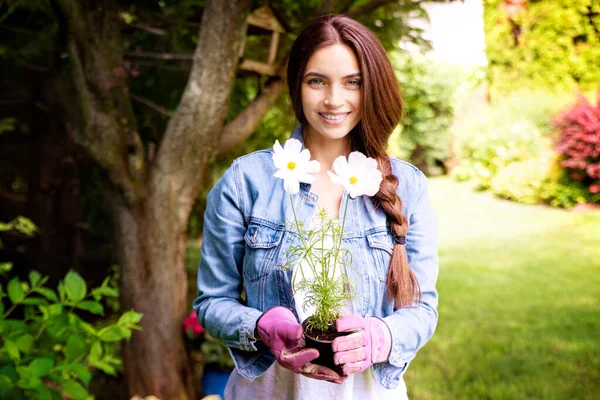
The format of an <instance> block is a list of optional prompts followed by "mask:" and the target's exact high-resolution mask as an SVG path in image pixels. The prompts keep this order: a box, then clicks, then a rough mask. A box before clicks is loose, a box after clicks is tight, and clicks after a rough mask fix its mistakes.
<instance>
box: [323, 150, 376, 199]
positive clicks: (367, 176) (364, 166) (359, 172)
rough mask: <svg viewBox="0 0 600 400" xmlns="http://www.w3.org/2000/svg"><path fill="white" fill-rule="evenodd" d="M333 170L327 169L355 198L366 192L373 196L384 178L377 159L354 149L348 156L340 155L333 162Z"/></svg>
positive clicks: (332, 177) (332, 179)
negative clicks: (378, 167)
mask: <svg viewBox="0 0 600 400" xmlns="http://www.w3.org/2000/svg"><path fill="white" fill-rule="evenodd" d="M333 171H334V172H335V173H332V172H330V171H327V173H328V174H329V178H330V179H331V181H332V182H333V183H337V184H340V185H344V189H346V191H347V192H348V194H350V197H352V198H353V199H355V198H356V197H357V196H362V195H364V194H366V195H367V196H373V195H375V194H376V193H377V192H378V191H379V185H380V184H381V181H382V180H383V177H382V175H381V171H379V170H378V169H377V161H375V159H373V158H371V157H367V156H365V155H364V154H363V153H361V152H360V151H353V152H352V153H350V156H348V160H346V157H344V156H339V157H338V158H336V159H335V161H334V162H333Z"/></svg>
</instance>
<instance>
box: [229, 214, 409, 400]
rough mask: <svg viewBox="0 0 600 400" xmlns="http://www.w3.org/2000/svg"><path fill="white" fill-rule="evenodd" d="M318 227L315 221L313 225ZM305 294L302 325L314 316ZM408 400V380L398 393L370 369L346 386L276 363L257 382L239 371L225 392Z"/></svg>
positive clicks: (272, 397) (283, 399) (275, 397)
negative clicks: (291, 369) (301, 373)
mask: <svg viewBox="0 0 600 400" xmlns="http://www.w3.org/2000/svg"><path fill="white" fill-rule="evenodd" d="M313 223H314V221H313ZM331 246H332V243H331V241H329V242H327V241H326V242H325V245H324V246H323V247H324V249H327V248H331ZM300 269H302V272H303V273H304V277H305V278H310V277H311V276H313V274H312V271H311V269H310V268H309V267H308V266H307V265H304V263H301V264H300V268H295V269H294V272H293V275H294V276H295V275H296V274H300V272H299V271H300ZM317 273H319V271H317ZM341 273H342V271H341V268H336V271H334V272H333V275H334V276H335V277H338V276H339V275H340V274H341ZM304 297H305V293H302V292H298V291H296V293H295V294H294V303H295V304H296V312H297V313H298V316H299V318H300V321H304V319H306V318H307V317H309V316H311V315H312V314H313V313H314V307H312V308H307V310H306V311H305V310H303V309H302V308H303V307H302V303H303V301H304ZM342 312H343V313H344V314H346V313H352V302H351V301H348V302H347V303H346V304H345V305H344V307H343V311H342ZM238 399H240V400H248V399H265V400H317V399H318V400H328V399H331V400H352V399H356V400H408V397H407V395H406V385H405V384H404V380H401V381H400V385H399V386H398V387H397V388H395V389H387V388H385V387H383V386H382V385H380V384H379V383H378V382H377V381H376V380H375V377H374V376H373V370H372V369H371V368H368V369H367V370H366V371H364V372H362V373H360V374H353V375H350V376H348V378H347V379H346V380H345V381H344V383H342V384H336V383H331V382H327V381H321V380H317V379H312V378H308V377H305V376H303V375H299V374H296V373H294V372H292V371H290V370H288V369H285V368H283V367H282V366H281V365H279V363H277V361H276V362H274V363H273V365H271V367H270V368H269V369H268V370H267V371H265V373H264V374H262V375H260V376H259V377H257V378H256V379H255V380H254V381H250V380H247V379H246V378H244V377H243V376H242V375H240V374H239V373H238V372H237V370H233V372H232V373H231V375H230V376H229V380H228V381H227V386H226V388H225V400H238Z"/></svg>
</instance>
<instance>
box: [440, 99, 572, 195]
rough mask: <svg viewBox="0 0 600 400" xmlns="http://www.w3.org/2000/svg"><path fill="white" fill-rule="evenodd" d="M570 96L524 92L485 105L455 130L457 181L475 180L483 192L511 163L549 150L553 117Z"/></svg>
mask: <svg viewBox="0 0 600 400" xmlns="http://www.w3.org/2000/svg"><path fill="white" fill-rule="evenodd" d="M570 97H571V96H570V95H569V94H568V93H553V92H549V91H547V90H527V89H525V90H522V91H517V92H515V93H513V94H512V95H510V96H505V97H503V98H500V99H497V101H496V102H494V103H492V104H489V105H486V106H483V107H482V108H481V110H480V112H479V113H478V114H477V115H471V116H470V117H469V120H468V121H465V122H464V123H462V124H461V125H460V126H461V130H460V131H457V130H454V131H453V135H454V140H455V144H454V145H455V152H456V157H457V161H458V166H457V167H456V168H455V169H454V170H453V171H452V175H453V176H454V177H455V178H457V179H458V180H469V179H475V180H476V182H477V184H478V185H479V187H480V188H481V189H486V188H488V187H489V185H490V181H491V179H492V178H493V177H494V176H495V175H496V174H497V173H498V172H499V171H500V170H501V169H502V168H504V167H506V166H507V165H508V164H511V163H514V162H520V161H525V160H528V159H532V158H538V157H541V155H542V153H543V151H544V150H545V149H547V148H548V147H549V140H550V137H549V135H550V133H549V132H551V123H550V116H551V115H552V114H554V113H555V112H557V111H558V110H559V109H560V108H561V107H563V106H564V105H565V104H567V103H568V101H569V100H570Z"/></svg>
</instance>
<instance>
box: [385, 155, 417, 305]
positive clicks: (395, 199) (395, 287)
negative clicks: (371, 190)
mask: <svg viewBox="0 0 600 400" xmlns="http://www.w3.org/2000/svg"><path fill="white" fill-rule="evenodd" d="M377 163H378V164H379V169H380V170H381V173H382V174H383V181H382V182H381V186H380V188H379V192H377V194H376V195H375V196H373V199H374V200H375V202H376V203H377V204H378V205H379V206H380V207H381V208H382V209H383V211H384V212H385V214H386V215H387V219H388V221H389V223H390V229H391V231H392V233H394V234H396V235H406V234H407V233H408V221H407V219H406V217H405V216H404V215H403V214H402V199H401V198H400V196H398V194H397V193H396V189H397V188H398V178H397V177H396V176H395V175H394V174H393V173H392V164H391V161H390V158H389V156H388V155H387V154H383V155H381V156H378V157H377ZM387 295H388V298H389V299H393V300H394V302H395V303H396V307H397V308H399V307H410V306H411V305H412V304H413V302H414V301H415V300H416V301H417V302H418V301H420V299H421V289H420V287H419V282H418V281H417V277H416V276H415V274H414V273H413V272H412V271H411V269H410V267H409V265H408V255H407V254H406V247H405V246H404V245H400V244H398V243H394V249H393V251H392V258H391V260H390V267H389V270H388V275H387Z"/></svg>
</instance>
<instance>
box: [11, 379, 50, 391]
mask: <svg viewBox="0 0 600 400" xmlns="http://www.w3.org/2000/svg"><path fill="white" fill-rule="evenodd" d="M43 385H44V384H43V383H42V380H41V379H40V378H38V377H35V376H34V377H31V378H21V379H19V380H18V381H17V386H18V387H20V388H21V389H31V390H35V389H38V388H39V387H40V386H43Z"/></svg>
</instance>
